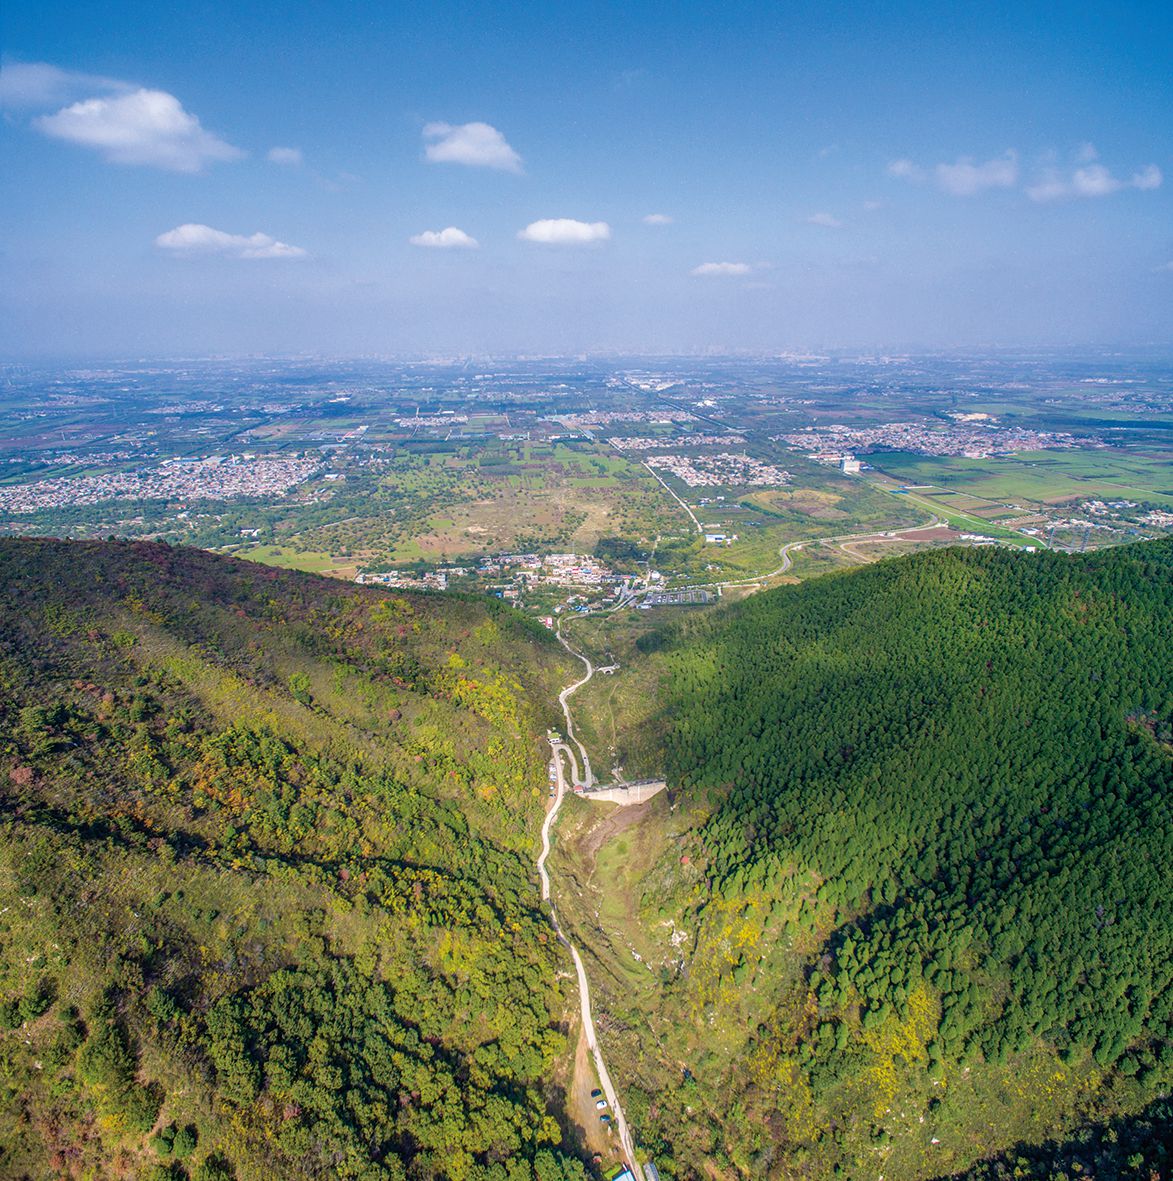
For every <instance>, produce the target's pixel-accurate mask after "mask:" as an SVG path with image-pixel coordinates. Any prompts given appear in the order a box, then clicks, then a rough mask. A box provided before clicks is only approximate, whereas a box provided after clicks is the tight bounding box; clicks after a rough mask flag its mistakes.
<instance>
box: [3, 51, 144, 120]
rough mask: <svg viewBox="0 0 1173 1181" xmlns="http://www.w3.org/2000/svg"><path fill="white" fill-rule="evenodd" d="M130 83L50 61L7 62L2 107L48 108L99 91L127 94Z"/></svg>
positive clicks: (131, 88)
mask: <svg viewBox="0 0 1173 1181" xmlns="http://www.w3.org/2000/svg"><path fill="white" fill-rule="evenodd" d="M134 89H135V87H133V86H131V85H130V84H129V83H128V82H119V81H118V79H116V78H103V77H101V76H100V75H98V74H81V73H78V72H77V71H76V70H62V69H59V68H58V67H57V66H51V65H49V64H48V62H6V63H5V64H4V65H3V66H0V108H5V109H8V110H15V109H27V110H34V111H35V110H45V109H47V108H49V107H59V106H61V104H62V103H67V102H71V101H72V100H74V99H77V98H80V97H82V96H83V95H86V94H94V93H95V92H99V91H100V92H105V93H125V92H126V91H128V90H134Z"/></svg>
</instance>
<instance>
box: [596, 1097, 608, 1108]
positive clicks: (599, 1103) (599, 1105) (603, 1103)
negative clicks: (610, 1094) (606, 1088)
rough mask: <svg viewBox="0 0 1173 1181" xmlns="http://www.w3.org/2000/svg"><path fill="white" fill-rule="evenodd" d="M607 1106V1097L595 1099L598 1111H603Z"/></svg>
mask: <svg viewBox="0 0 1173 1181" xmlns="http://www.w3.org/2000/svg"><path fill="white" fill-rule="evenodd" d="M606 1106H607V1100H606V1099H597V1100H595V1110H596V1111H602V1110H603V1108H604V1107H606Z"/></svg>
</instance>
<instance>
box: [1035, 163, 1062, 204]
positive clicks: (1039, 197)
mask: <svg viewBox="0 0 1173 1181" xmlns="http://www.w3.org/2000/svg"><path fill="white" fill-rule="evenodd" d="M1026 195H1027V196H1028V197H1029V198H1030V199H1031V200H1032V201H1039V202H1045V201H1061V200H1062V199H1063V198H1064V197H1069V196H1071V186H1070V185H1069V184H1068V183H1067V181H1065V180H1064V179H1063V177H1062V176H1060V175H1059V173H1058V172H1056V171H1055V169H1054V168H1047V169H1045V170H1044V171H1043V172H1042V173H1041V174H1040V176H1039V179H1038V180H1036V181H1035V182H1034V183H1033V184H1029V185H1027V186H1026Z"/></svg>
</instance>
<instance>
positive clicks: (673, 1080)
mask: <svg viewBox="0 0 1173 1181" xmlns="http://www.w3.org/2000/svg"><path fill="white" fill-rule="evenodd" d="M644 646H645V649H647V650H648V651H649V653H650V656H651V659H652V660H653V661H654V662H655V664H656V666H657V667H658V669H659V672H660V684H659V690H658V692H657V693H655V694H651V695H649V696H650V698H651V699H653V700H655V701H656V702H657V703H658V706H657V709H656V712H655V714H654V716H652V717H651V718H650V720H648V722H647V723H646V727H645V730H646V732H645V735H644V738H643V740H642V743H641V745H642V746H643V747H645V748H646V747H647V746H648V745H649V744H650V740H649V738H648V734H651V735H653V736H654V737H655V738H656V740H657V741H659V742H660V743H661V745H662V749H663V751H664V755H665V758H666V762H667V774H668V780H669V783H670V785H671V786H673V787H674V788H675V789H677V791H678V793H679V794H678V795H677V797H676V800H675V804H674V805H673V806H669V805H668V804H667V803H664V804H661V805H658V807H657V808H654V809H651V810H650V812H651V815H649V817H648V819H647V821H646V822H644V824H643V825H642V826H641V827H638V828H636V829H633V830H631V831H628V832H625V833H624V834H623V837H622V843H623V847H624V848H626V847H628V846H630V847H631V848H632V849H633V850H634V852H633V855H632V857H631V859H630V860H624V859H623V858H622V857H621V855H620V844H619V843H618V842H616V843H613V844H612V845H606V844H604V845H603V847H602V849H601V851H600V852H599V855H598V857H599V860H598V862H597V864H602V865H606V866H608V867H612V868H611V872H614V869H613V867H614V866H615V865H616V864H620V865H622V866H623V869H622V875H623V876H622V879H621V880H622V881H623V886H624V893H625V895H628V896H634V898H635V899H636V903H635V904H634V907H633V910H632V912H631V914H630V916H629V918H630V920H631V921H630V923H629V925H626V926H617V927H615V928H614V929H613V930H612V931H611V932H610V933H609V934H604V933H602V932H600V931H599V930H598V924H597V923H595V924H592V923H591V922H590V919H589V918H587V917H582V916H580V923H581V924H582V925H581V926H580V927H579V931H580V932H581V933H583V935H584V938H587V939H588V940H590V941H592V942H593V943H594V945H595V949H596V952H597V953H598V955H599V964H600V969H599V973H600V978H601V980H602V981H603V983H604V991H605V998H604V999H605V1005H606V1012H607V1013H608V1015H609V1016H610V1018H611V1020H612V1021H613V1022H614V1024H615V1026H616V1027H617V1028H618V1029H620V1030H637V1029H639V1028H640V1027H641V1026H645V1027H646V1026H648V1025H650V1026H651V1027H652V1028H653V1029H654V1031H655V1033H656V1037H655V1039H647V1038H643V1039H640V1038H639V1037H638V1036H637V1035H635V1034H631V1035H623V1034H620V1035H619V1037H620V1040H621V1042H622V1044H623V1046H624V1050H623V1056H624V1058H625V1060H626V1068H627V1073H628V1078H629V1081H630V1084H631V1089H632V1091H633V1094H632V1096H631V1097H629V1100H628V1106H629V1108H630V1110H631V1113H632V1118H633V1119H638V1118H640V1117H642V1122H643V1128H644V1130H645V1133H646V1134H647V1135H648V1136H649V1138H653V1139H654V1138H656V1137H658V1139H659V1151H660V1155H661V1157H666V1156H667V1155H668V1154H671V1155H673V1156H674V1157H675V1158H676V1169H677V1172H678V1174H679V1175H685V1176H693V1175H700V1171H701V1169H702V1162H705V1164H704V1167H706V1168H712V1167H713V1165H714V1162H717V1163H718V1166H719V1168H720V1171H721V1175H723V1176H737V1175H741V1176H754V1177H762V1176H777V1177H791V1176H804V1177H806V1176H809V1177H830V1176H841V1175H846V1176H851V1177H857V1176H858V1177H870V1176H873V1175H879V1173H885V1174H886V1175H888V1176H890V1177H891V1176H897V1177H902V1178H913V1177H930V1176H936V1175H940V1174H944V1173H947V1172H950V1171H952V1170H959V1169H963V1168H966V1167H968V1166H970V1165H971V1164H972V1163H973V1162H974V1161H975V1160H976V1159H978V1158H980V1157H981V1156H983V1155H986V1154H988V1153H992V1152H994V1151H996V1150H999V1149H1003V1148H1007V1147H1009V1146H1010V1145H1012V1144H1013V1143H1015V1142H1016V1141H1023V1142H1026V1143H1030V1142H1037V1141H1041V1140H1043V1139H1046V1138H1049V1137H1050V1138H1057V1137H1061V1136H1062V1135H1063V1133H1064V1132H1065V1131H1066V1130H1067V1129H1069V1128H1073V1127H1076V1126H1078V1125H1079V1124H1080V1123H1081V1122H1083V1121H1085V1120H1087V1119H1089V1118H1090V1119H1095V1118H1098V1117H1101V1116H1106V1115H1107V1116H1110V1115H1112V1114H1114V1113H1118V1112H1136V1111H1139V1110H1140V1109H1141V1108H1143V1107H1144V1106H1145V1104H1146V1103H1148V1102H1149V1101H1150V1100H1151V1099H1152V1098H1153V1097H1155V1096H1159V1095H1161V1094H1163V1093H1165V1092H1166V1091H1167V1090H1168V1089H1169V1088H1170V1086H1173V761H1171V758H1170V753H1171V746H1170V742H1171V739H1173V657H1171V655H1170V654H1171V653H1173V544H1170V543H1165V542H1162V543H1153V544H1146V545H1141V546H1133V547H1128V548H1123V549H1115V550H1112V551H1107V552H1104V553H1102V554H1098V555H1095V556H1087V557H1062V556H1059V555H1053V554H1044V555H1038V556H1030V555H1025V554H1016V553H1012V552H1009V551H1004V550H949V551H940V552H936V553H931V554H924V555H920V556H917V557H914V558H909V559H901V560H897V561H892V562H887V563H882V564H880V565H877V566H875V567H872V568H869V569H866V570H861V571H857V572H851V573H849V574H844V575H841V576H840V575H837V576H828V577H825V578H822V579H818V580H815V581H812V582H809V583H806V584H803V585H801V586H798V587H794V588H783V589H780V590H777V591H774V592H770V593H767V594H762V595H759V596H755V597H754V598H752V599H750V600H747V601H746V602H745V603H743V604H740V605H738V606H736V607H734V608H732V609H730V610H727V611H721V612H718V613H714V614H710V615H708V616H705V617H698V618H695V619H694V620H692V621H690V622H687V623H684V624H681V625H680V626H678V627H676V628H674V629H670V630H669V631H667V632H665V633H660V634H659V635H656V636H653V637H652V638H650V639H649V640H648V641H647V642H646V643H645V645H644ZM584 823H589V821H588V820H584ZM589 845H590V837H589V833H588V834H587V836H586V837H584V839H583V842H582V845H581V847H582V848H584V849H585V848H587V847H588V846H589ZM565 872H574V867H573V865H571V864H569V863H568V865H567V868H566V870H565ZM580 876H582V877H583V880H586V878H587V877H589V873H587V872H586V871H580ZM595 906H596V909H599V910H600V911H601V912H602V913H604V914H606V913H608V912H610V913H616V911H617V909H618V908H617V906H616V905H615V904H614V903H611V902H607V901H606V900H605V901H604V902H603V903H596V904H595ZM606 926H607V924H606V923H604V924H603V927H604V928H605V927H606ZM592 927H593V928H594V932H595V933H593V934H592ZM633 951H634V952H636V953H637V954H638V955H639V957H640V961H639V962H641V963H643V964H645V965H647V966H648V967H651V968H652V969H653V972H655V973H656V974H657V975H658V979H657V976H654V975H652V974H651V973H648V972H647V971H644V972H643V973H642V975H640V974H638V973H633V972H631V971H629V970H628V968H626V967H624V963H625V962H626V964H627V965H630V960H631V953H632V952H633ZM607 971H610V973H611V978H610V979H611V987H610V990H609V992H607V991H606V985H607V981H608V977H607V975H606V972H607ZM682 1078H683V1080H684V1081H683V1083H681V1081H680V1080H681V1079H682ZM700 1112H703V1113H704V1115H699V1114H698V1113H700ZM714 1126H716V1129H717V1130H712V1129H713V1128H714Z"/></svg>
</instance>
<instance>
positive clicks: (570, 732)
mask: <svg viewBox="0 0 1173 1181" xmlns="http://www.w3.org/2000/svg"><path fill="white" fill-rule="evenodd" d="M555 635H557V637H558V643H559V644H561V645H562V647H563V648H565V649H566V651H567V652H569V653H570V655H571V656H574V657H576V658H577V659H578V660H581V661H582V662H583V664H585V665H586V676H585V677H583V678H582V680H581V681H575V682H574V684H573V685H567V686H566V688H565V689H563V690H562V692H561V693H559V694H558V703H559V705H561V706H562V713H563V716H564V717H565V718H566V737H567V738H569V739H570V741H571V742H573V743H574V745H575V746H577V747H578V753H579V754H580V755H582V771H583V776H584V778H583V781H582V782H583V786H584V787H586V788H587V790H588V791H589V790H590V788H592V787H593V786H594V783H595V777H594V774H593V773H592V771H591V757H590V755H588V754H587V752H586V747H585V746H583V744H582V743H581V742H579V740H578V737H577V735H576V734H575V733H574V722H573V721H572V719H571V717H570V697H571V695H572V694H573V693H576V692H578V690H579V689H581V688H582V687H583V685H585V684H586V683H587V681H589V680H590V679H591V677H593V676H594V675H595V666H594V665H593V664H591V662H590V661H589V660H588V659H587V658H586V657H585V656H584V655H583V654H582V653H581V652H576V651H575V650H574V649H573V648H572V647H571V646H570V645H569V644H568V643H567V642H566V640H565V639H564V638H563V635H562V620H561V619H560V620H558V630H557V632H555ZM569 753H570V758H571V761H572V762H573V761H574V753H573V752H569ZM574 775H575V780H576V781H577V778H578V765H577V764H575V768H574Z"/></svg>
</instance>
